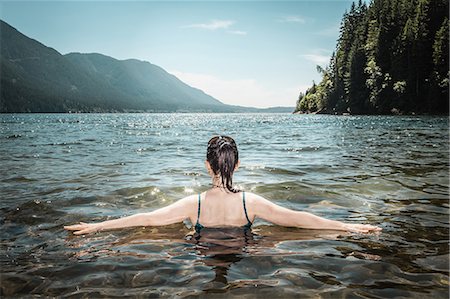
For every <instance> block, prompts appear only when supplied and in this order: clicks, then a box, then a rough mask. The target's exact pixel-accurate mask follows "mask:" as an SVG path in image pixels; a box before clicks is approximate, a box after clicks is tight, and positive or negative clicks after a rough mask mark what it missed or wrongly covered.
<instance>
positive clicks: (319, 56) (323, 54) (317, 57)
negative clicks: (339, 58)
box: [300, 49, 331, 66]
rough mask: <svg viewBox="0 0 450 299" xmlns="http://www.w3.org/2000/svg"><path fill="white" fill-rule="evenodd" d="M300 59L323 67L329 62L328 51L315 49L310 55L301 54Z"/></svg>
mask: <svg viewBox="0 0 450 299" xmlns="http://www.w3.org/2000/svg"><path fill="white" fill-rule="evenodd" d="M300 57H302V58H304V59H306V60H308V61H311V62H313V63H314V64H317V65H320V66H325V65H327V64H328V63H329V62H330V57H331V54H330V51H328V50H325V49H317V50H315V51H313V52H312V53H308V54H302V55H300Z"/></svg>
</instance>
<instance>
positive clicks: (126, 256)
mask: <svg viewBox="0 0 450 299" xmlns="http://www.w3.org/2000/svg"><path fill="white" fill-rule="evenodd" d="M448 125H449V124H448V118H440V117H419V116H404V117H390V116H361V117H356V116H351V117H346V116H324V115H290V114H82V115H80V114H23V115H5V114H4V115H0V140H1V143H0V159H1V163H0V173H1V177H0V190H1V191H0V196H1V197H0V198H1V201H0V225H1V227H0V229H1V244H2V251H1V256H0V260H1V270H0V271H1V295H2V297H21V296H34V297H39V296H56V297H60V296H62V297H83V296H86V297H107V298H111V297H143V298H148V297H160V296H161V297H195V296H200V297H232V296H236V297H237V296H247V297H274V298H286V297H297V298H298V297H301V298H321V297H322V298H394V297H408V298H424V297H429V298H447V297H448V294H449V282H448V281H449V280H448V275H449V265H448V262H449V259H448V253H449V129H448ZM214 134H227V135H230V136H232V137H234V138H235V140H236V142H237V144H238V147H239V150H240V159H241V168H240V169H239V171H238V172H237V173H236V174H235V178H234V181H235V183H236V184H237V185H238V186H239V187H240V188H242V189H244V190H247V191H250V192H255V193H258V194H260V195H262V196H264V197H266V198H268V199H270V200H273V201H274V202H276V203H278V204H280V205H283V206H286V207H289V208H292V209H297V210H304V211H308V212H312V213H315V214H317V215H320V216H324V217H327V218H330V219H336V220H343V221H348V222H364V223H370V224H376V225H380V226H381V227H383V233H382V234H380V235H374V234H371V235H355V234H342V233H341V234H337V233H336V232H332V231H309V230H301V229H293V228H282V227H276V226H273V225H271V224H269V223H265V222H264V221H261V220H257V221H256V223H255V225H254V228H253V232H252V233H251V234H250V235H247V236H243V235H242V234H241V233H234V232H230V234H228V235H227V236H226V237H223V236H219V237H217V236H212V237H211V238H210V239H208V238H204V239H203V240H202V241H201V242H196V241H195V240H193V239H192V238H190V229H189V228H190V226H189V223H186V224H178V225H172V226H169V227H162V228H146V229H144V228H136V229H127V230H119V231H109V232H102V233H98V234H95V235H88V236H84V237H80V236H73V235H71V234H68V233H67V232H65V231H64V230H63V229H62V226H63V225H66V224H70V223H75V222H78V221H87V222H88V221H97V220H104V219H110V218H115V217H118V216H123V215H130V214H133V213H137V212H146V211H151V210H153V209H156V208H158V207H162V206H165V205H167V204H169V203H171V202H173V201H175V200H177V199H179V198H181V197H184V196H186V195H188V194H192V193H197V192H201V191H204V190H206V189H207V188H208V186H209V183H210V179H209V177H208V175H207V172H206V170H205V169H204V162H203V161H204V159H205V150H206V143H207V141H208V140H209V138H210V137H211V136H212V135H214Z"/></svg>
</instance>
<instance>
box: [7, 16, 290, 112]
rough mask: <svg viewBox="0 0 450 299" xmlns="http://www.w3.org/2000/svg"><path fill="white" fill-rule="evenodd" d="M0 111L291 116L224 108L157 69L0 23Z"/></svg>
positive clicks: (245, 108) (197, 90)
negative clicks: (61, 45) (53, 44)
mask: <svg viewBox="0 0 450 299" xmlns="http://www.w3.org/2000/svg"><path fill="white" fill-rule="evenodd" d="M0 33H1V34H0V41H1V48H0V67H1V73H0V79H1V82H0V94H1V97H0V112H177V111H178V112H269V111H277V112H289V109H291V108H273V109H272V108H268V109H257V108H249V107H240V106H233V105H226V104H224V103H222V102H220V101H219V100H217V99H215V98H213V97H211V96H209V95H207V94H206V93H204V92H203V91H201V90H199V89H196V88H193V87H191V86H189V85H187V84H185V83H184V82H182V81H181V80H179V79H178V78H177V77H175V76H174V75H171V74H169V73H168V72H166V71H165V70H164V69H162V68H161V67H159V66H156V65H153V64H151V63H149V62H146V61H140V60H137V59H127V60H117V59H115V58H112V57H109V56H105V55H102V54H98V53H91V54H81V53H69V54H66V55H62V54H61V53H59V52H58V51H56V50H55V49H53V48H50V47H47V46H45V45H43V44H42V43H40V42H38V41H36V40H34V39H31V38H29V37H27V36H25V35H23V34H22V33H20V32H19V31H17V30H16V29H15V28H13V27H11V26H10V25H8V24H7V23H6V22H3V21H1V20H0Z"/></svg>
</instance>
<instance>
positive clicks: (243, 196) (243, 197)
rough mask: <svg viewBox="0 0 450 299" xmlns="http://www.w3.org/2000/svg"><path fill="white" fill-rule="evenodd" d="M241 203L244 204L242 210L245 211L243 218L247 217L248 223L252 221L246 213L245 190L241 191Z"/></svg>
mask: <svg viewBox="0 0 450 299" xmlns="http://www.w3.org/2000/svg"><path fill="white" fill-rule="evenodd" d="M242 203H243V204H244V212H245V218H247V221H248V223H250V224H251V223H252V222H251V221H250V219H249V218H248V214H247V208H246V206H245V191H242Z"/></svg>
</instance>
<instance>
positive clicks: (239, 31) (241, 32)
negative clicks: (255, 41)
mask: <svg viewBox="0 0 450 299" xmlns="http://www.w3.org/2000/svg"><path fill="white" fill-rule="evenodd" d="M227 32H228V33H230V34H236V35H247V32H246V31H241V30H229V31H227Z"/></svg>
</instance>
